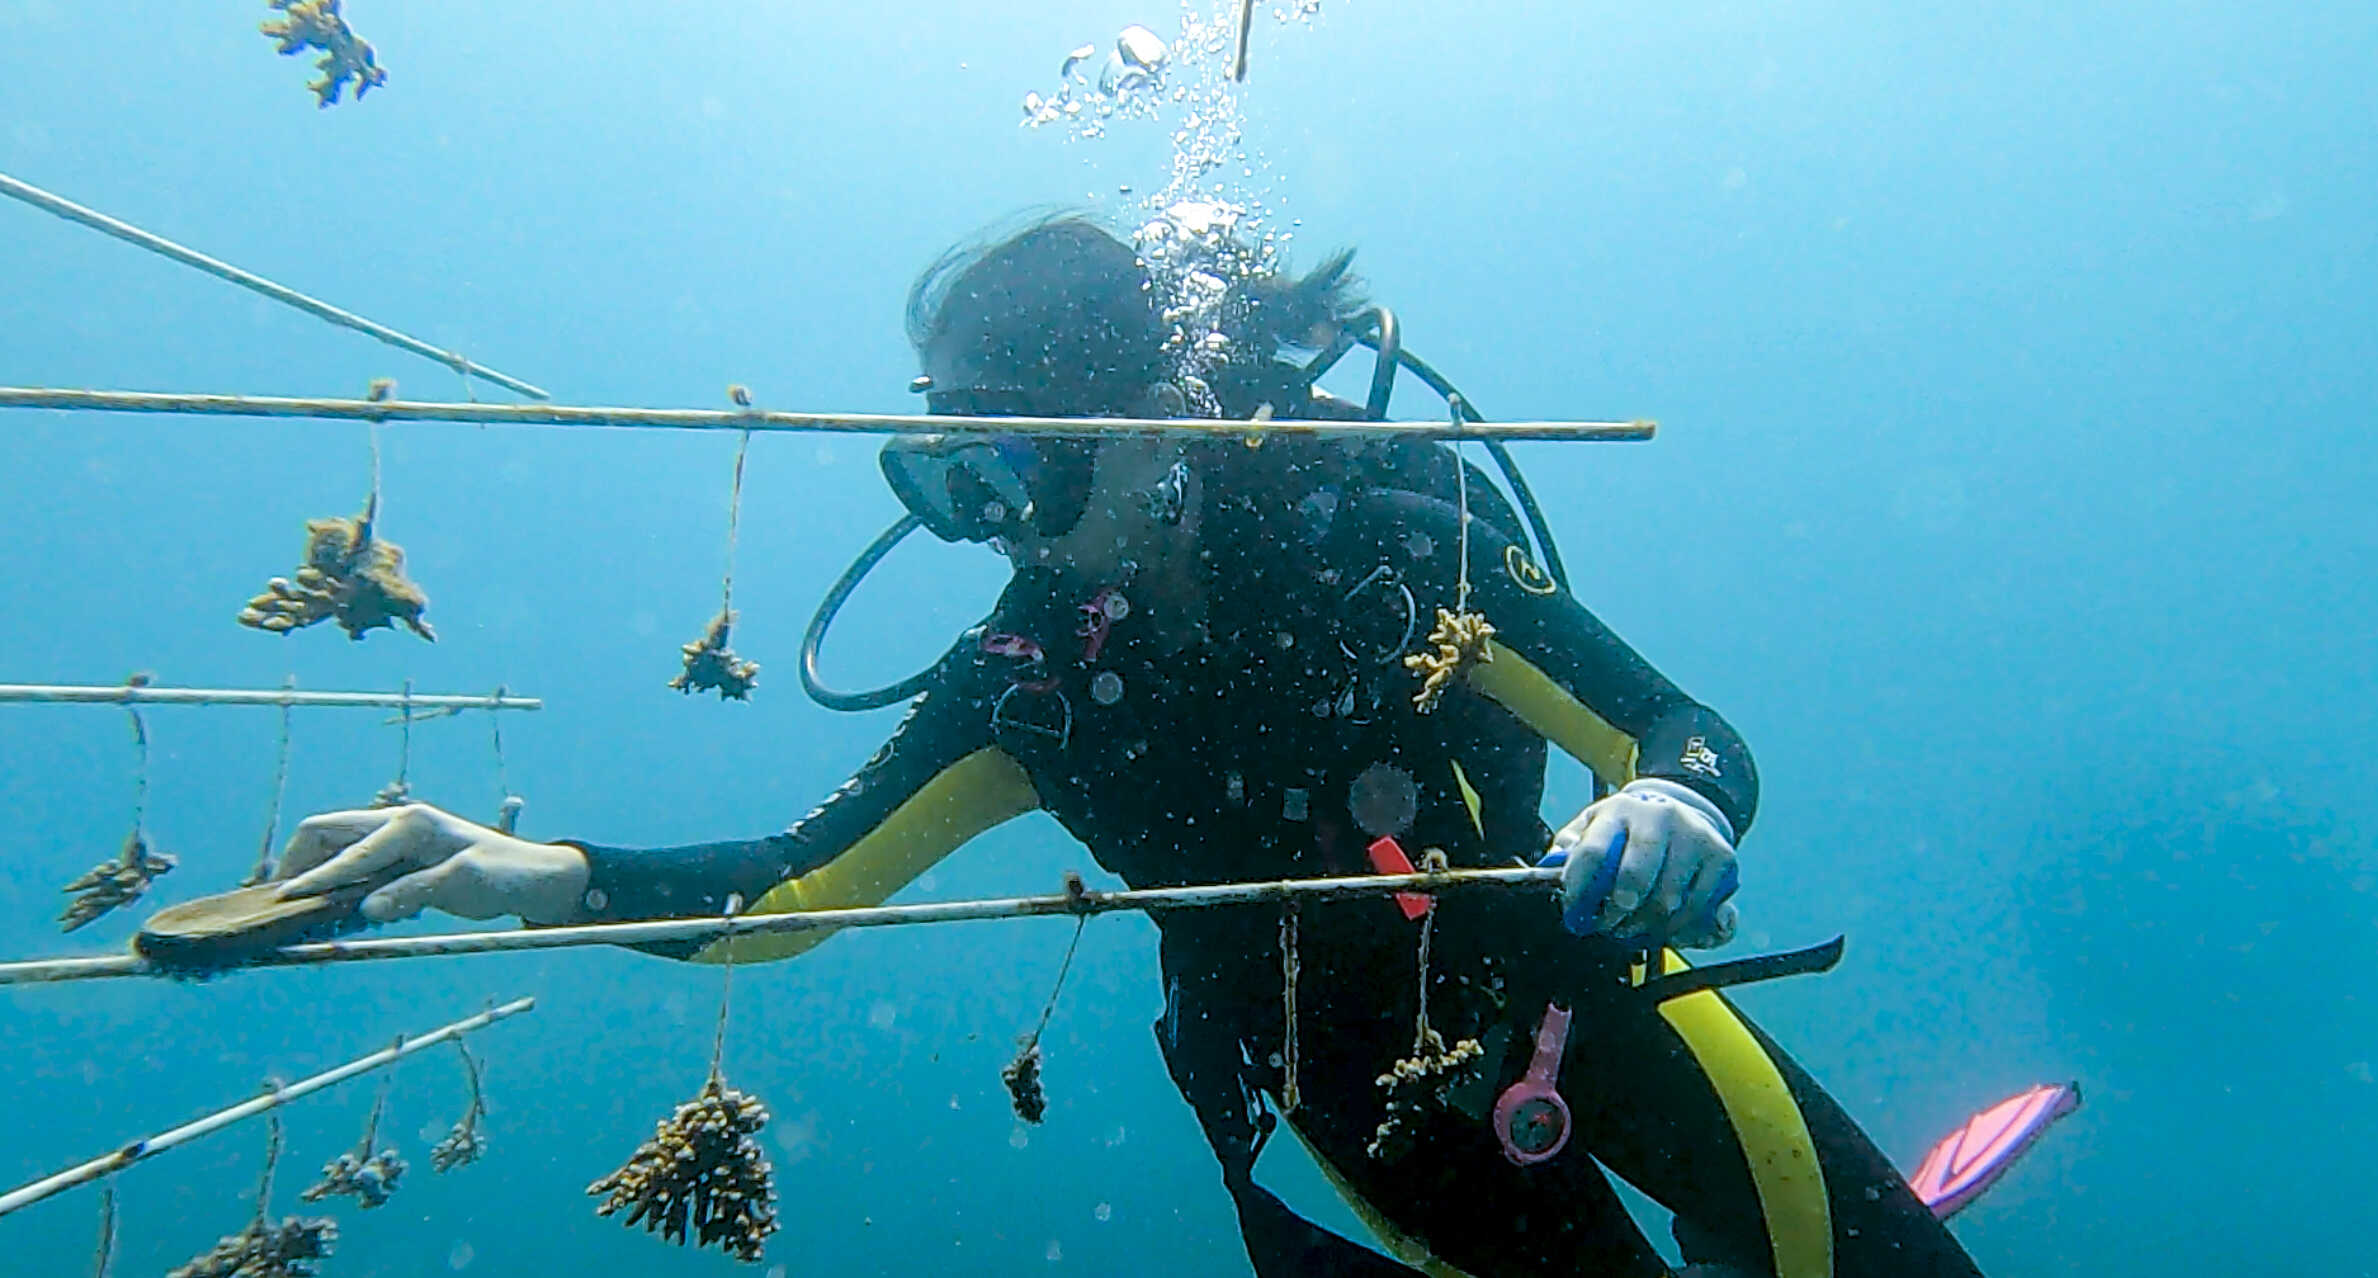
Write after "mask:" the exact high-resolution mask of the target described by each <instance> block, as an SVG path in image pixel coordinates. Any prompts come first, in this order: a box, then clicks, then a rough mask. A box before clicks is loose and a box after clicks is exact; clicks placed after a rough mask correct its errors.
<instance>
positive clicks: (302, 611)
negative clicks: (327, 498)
mask: <svg viewBox="0 0 2378 1278" xmlns="http://www.w3.org/2000/svg"><path fill="white" fill-rule="evenodd" d="M428 608H429V596H428V595H427V594H425V593H423V591H422V589H421V587H420V586H419V585H417V584H415V583H414V582H413V581H412V580H411V579H409V578H407V577H406V576H405V552H404V548H403V547H401V546H399V545H397V544H396V543H395V542H392V541H381V540H379V539H378V538H376V537H374V536H372V509H371V507H369V506H367V507H365V508H364V512H363V513H362V514H360V515H356V516H354V517H352V518H340V519H309V520H307V521H306V557H305V563H304V564H303V565H302V566H300V567H299V568H298V570H297V573H296V577H295V579H294V580H292V579H290V578H287V577H275V578H273V579H272V580H271V581H269V582H266V583H265V589H264V593H262V594H260V595H257V596H256V597H255V598H253V599H250V600H249V601H248V606H247V607H245V608H242V609H241V610H240V614H239V624H241V625H243V626H248V627H250V628H252V629H256V630H267V631H271V632H272V633H274V634H288V633H289V632H291V631H293V630H302V629H304V628H305V627H307V626H311V625H313V624H315V623H317V622H320V621H327V620H331V619H336V620H337V621H338V623H339V626H340V628H341V629H344V630H345V631H346V632H347V637H348V638H349V639H361V638H363V636H364V632H365V631H368V630H378V629H382V628H386V629H390V630H393V629H395V628H396V624H397V623H398V622H403V623H404V625H405V628H406V629H408V630H411V631H412V632H413V633H414V634H417V635H419V636H421V637H422V638H424V639H427V640H429V641H430V642H432V643H435V642H437V638H438V636H437V632H436V631H434V630H432V629H430V626H429V623H428V622H427V621H425V620H423V619H422V616H421V614H422V613H423V612H424V611H426V610H427V609H428Z"/></svg>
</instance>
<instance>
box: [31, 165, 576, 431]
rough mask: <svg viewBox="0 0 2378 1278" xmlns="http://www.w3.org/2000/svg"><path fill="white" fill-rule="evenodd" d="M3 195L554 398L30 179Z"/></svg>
mask: <svg viewBox="0 0 2378 1278" xmlns="http://www.w3.org/2000/svg"><path fill="white" fill-rule="evenodd" d="M0 195H5V196H8V197H10V198H11V199H15V200H21V201H23V202H24V203H26V204H30V205H32V206H33V207H34V208H37V209H40V210H41V211H42V212H44V213H49V214H53V215H55V216H58V217H61V218H64V219H66V220H67V221H69V222H74V223H78V224H80V225H83V226H87V227H90V228H91V229H92V230H94V231H97V232H99V233H100V234H102V235H110V236H114V237H115V238H116V239H119V240H122V241H124V242H125V243H126V244H130V245H134V246H135V247H138V248H144V249H147V250H148V251H150V252H151V253H155V254H156V255H158V256H159V257H163V258H168V259H171V260H172V261H176V262H179V263H181V264H182V265H184V266H187V267H191V268H193V269H196V270H200V271H204V272H206V273H207V274H209V275H212V276H214V277H215V278H216V279H219V280H223V281H225V282H227V283H231V284H237V285H239V286H240V287H241V288H244V289H248V290H250V291H252V292H256V293H261V294H263V295H264V296H266V297H269V298H271V299H272V300H274V301H276V302H279V303H281V304H282V305H284V306H293V307H295V308H297V309H298V310H301V311H304V312H305V313H306V314H308V315H311V316H313V317H314V318H316V319H320V320H327V321H329V322H330V323H333V324H336V325H338V326H339V327H341V328H351V329H354V330H355V331H356V332H358V333H362V334H363V335H365V336H367V337H373V338H377V339H379V340H380V341H383V342H386V343H387V344H389V345H390V346H393V347H395V348H397V349H398V350H400V351H406V352H409V353H411V354H414V355H419V356H421V357H422V358H424V359H432V360H436V361H437V362H438V363H440V364H444V365H445V366H446V367H448V368H451V369H453V370H454V371H455V372H457V373H461V374H462V375H464V376H465V377H476V378H479V379H481V380H483V381H489V382H493V383H495V384H496V385H498V386H501V387H503V388H504V389H506V390H509V391H514V392H516V393H518V394H522V395H526V396H528V397H529V398H530V399H549V398H551V396H549V395H547V394H546V393H545V392H544V391H542V390H539V389H537V388H536V387H534V386H531V385H529V384H528V383H527V382H524V381H522V380H520V379H519V378H517V377H511V376H508V375H506V374H503V373H499V372H497V371H495V370H494V369H492V368H489V367H487V366H486V365H484V364H475V363H472V362H471V361H470V360H467V359H464V358H463V357H462V356H460V355H457V354H455V353H454V352H453V351H449V350H443V349H440V348H439V347H435V346H432V345H430V344H429V343H427V342H425V341H422V340H421V339H420V338H418V337H413V336H410V335H408V334H404V333H400V332H397V331H396V330H395V329H393V328H390V327H388V326H387V325H385V324H376V323H373V322H372V321H370V320H368V319H365V318H364V317H362V316H361V315H357V314H355V313H354V312H353V311H346V310H341V309H339V308H338V307H336V306H332V305H331V304H330V303H328V302H324V301H318V300H316V299H314V298H311V297H308V296H306V295H305V294H303V293H300V292H298V291H297V290H296V289H293V288H289V287H286V286H284V285H280V284H275V283H273V282H272V281H271V280H268V279H266V278H264V277H263V276H261V275H258V274H256V273H255V272H253V271H243V270H241V269H240V268H238V267H236V266H233V265H232V264H231V263H229V262H225V261H220V260H218V259H216V258H212V257H208V256H207V255H206V254H204V253H201V252H199V251H198V250H196V249H192V248H184V247H183V246H182V245H179V244H176V243H174V242H173V241H172V240H169V239H166V238H165V237H164V236H162V235H155V234H152V233H150V232H148V231H144V230H142V229H140V228H139V227H137V226H134V225H132V224H131V223H130V222H125V221H120V220H118V219H116V218H112V217H109V216H108V215H107V214H105V213H102V212H100V211H98V210H97V209H90V208H85V207H83V206H82V205H80V204H77V203H75V202H74V201H72V200H69V199H67V198H66V197H64V196H61V195H53V194H51V193H50V192H48V191H44V190H42V189H41V188H40V187H38V186H35V185H33V184H32V183H30V182H22V181H19V180H17V179H16V178H12V177H10V176H8V175H7V174H5V173H0Z"/></svg>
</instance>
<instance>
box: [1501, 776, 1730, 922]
mask: <svg viewBox="0 0 2378 1278" xmlns="http://www.w3.org/2000/svg"><path fill="white" fill-rule="evenodd" d="M1540 864H1543V865H1559V866H1562V867H1563V871H1562V874H1561V917H1562V919H1563V921H1564V922H1566V923H1567V924H1568V927H1569V930H1570V931H1572V932H1575V933H1577V934H1578V935H1580V936H1583V935H1587V934H1589V933H1593V932H1601V933H1604V934H1606V935H1608V936H1610V937H1612V938H1614V939H1617V940H1622V941H1626V940H1634V939H1637V938H1643V939H1648V940H1652V941H1657V942H1659V943H1661V944H1665V945H1673V946H1676V947H1678V948H1680V949H1698V948H1704V947H1707V946H1712V945H1723V944H1725V943H1726V942H1727V941H1730V940H1732V939H1733V938H1734V927H1735V923H1736V920H1737V915H1736V911H1735V909H1734V905H1733V903H1732V901H1731V899H1730V898H1732V897H1733V895H1734V889H1735V888H1736V887H1738V886H1740V884H1741V881H1742V878H1741V871H1740V869H1739V868H1737V866H1736V864H1735V860H1734V826H1733V823H1732V822H1730V821H1728V820H1726V815H1725V813H1723V812H1720V811H1718V810H1717V805H1716V804H1714V803H1711V802H1710V801H1709V800H1708V799H1707V798H1704V797H1703V796H1702V795H1700V794H1698V793H1696V792H1694V791H1693V790H1692V788H1691V787H1689V786H1685V785H1680V784H1678V783H1677V782H1674V781H1664V780H1661V779H1659V778H1657V777H1644V778H1642V779H1641V780H1637V781H1630V782H1628V783H1627V786H1626V788H1625V789H1623V790H1620V791H1619V792H1618V793H1616V794H1613V795H1610V796H1609V797H1607V798H1604V799H1602V800H1601V801H1599V802H1597V803H1595V804H1593V805H1592V806H1590V807H1588V808H1586V810H1585V811H1583V812H1580V813H1578V814H1577V819H1576V820H1574V821H1571V822H1569V823H1568V824H1567V825H1564V826H1562V827H1561V828H1560V831H1559V832H1558V833H1556V834H1554V835H1553V836H1552V852H1551V853H1550V854H1549V855H1547V856H1546V857H1545V858H1544V859H1543V861H1542V862H1540Z"/></svg>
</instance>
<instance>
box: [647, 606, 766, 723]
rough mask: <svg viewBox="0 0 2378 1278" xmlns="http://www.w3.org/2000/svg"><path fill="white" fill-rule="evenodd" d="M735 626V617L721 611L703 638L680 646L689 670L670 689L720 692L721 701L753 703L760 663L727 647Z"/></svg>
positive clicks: (711, 620)
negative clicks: (752, 695) (714, 690)
mask: <svg viewBox="0 0 2378 1278" xmlns="http://www.w3.org/2000/svg"><path fill="white" fill-rule="evenodd" d="M734 624H735V614H734V613H733V612H730V611H728V610H727V609H724V608H721V609H719V612H718V615H717V616H715V617H712V618H711V619H710V628H709V629H708V630H705V631H703V632H702V637H701V638H699V639H696V640H695V641H693V642H692V643H689V644H683V645H680V649H679V650H680V651H682V652H683V653H684V654H685V669H684V671H682V672H681V673H679V674H678V676H677V677H676V678H674V679H671V680H670V681H669V686H670V687H672V688H675V689H677V690H678V691H679V692H682V693H685V694H686V695H688V696H691V695H693V694H694V693H697V692H708V691H710V690H712V689H716V690H717V691H718V699H719V700H721V701H725V700H728V699H730V698H732V699H733V700H736V701H749V700H750V699H751V689H752V685H753V684H755V683H758V682H759V680H760V663H759V662H756V661H745V660H743V659H742V658H741V657H738V656H736V655H735V652H734V650H733V649H731V648H729V647H727V632H728V630H729V629H730V628H732V627H733V626H734Z"/></svg>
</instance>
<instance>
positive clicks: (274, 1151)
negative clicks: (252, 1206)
mask: <svg viewBox="0 0 2378 1278" xmlns="http://www.w3.org/2000/svg"><path fill="white" fill-rule="evenodd" d="M264 1089H265V1090H266V1091H268V1092H271V1093H273V1094H274V1095H276V1096H278V1095H279V1094H280V1092H281V1084H280V1080H278V1079H273V1080H270V1081H268V1082H266V1083H265V1085H264ZM264 1131H265V1136H264V1175H263V1177H262V1178H261V1179H259V1180H258V1181H257V1182H256V1228H257V1229H258V1230H262V1229H263V1228H264V1220H265V1215H266V1213H267V1212H268V1210H269V1209H270V1208H269V1205H270V1204H271V1202H272V1173H273V1168H275V1167H278V1166H280V1163H281V1115H280V1113H279V1111H278V1109H274V1110H268V1111H266V1113H265V1115H264Z"/></svg>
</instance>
